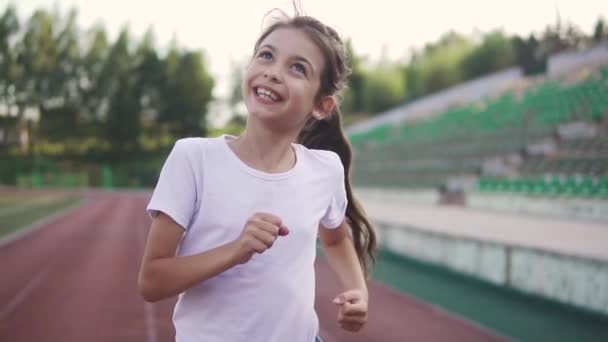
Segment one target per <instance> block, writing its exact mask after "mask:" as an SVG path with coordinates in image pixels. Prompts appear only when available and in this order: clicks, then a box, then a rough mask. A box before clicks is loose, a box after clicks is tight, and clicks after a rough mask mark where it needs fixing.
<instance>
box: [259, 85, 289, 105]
mask: <svg viewBox="0 0 608 342" xmlns="http://www.w3.org/2000/svg"><path fill="white" fill-rule="evenodd" d="M253 91H254V92H255V94H256V95H257V96H258V97H260V98H262V99H265V100H268V101H273V102H278V101H281V100H282V98H281V96H280V95H279V94H277V93H275V92H274V91H272V90H270V89H267V88H263V87H255V88H253Z"/></svg>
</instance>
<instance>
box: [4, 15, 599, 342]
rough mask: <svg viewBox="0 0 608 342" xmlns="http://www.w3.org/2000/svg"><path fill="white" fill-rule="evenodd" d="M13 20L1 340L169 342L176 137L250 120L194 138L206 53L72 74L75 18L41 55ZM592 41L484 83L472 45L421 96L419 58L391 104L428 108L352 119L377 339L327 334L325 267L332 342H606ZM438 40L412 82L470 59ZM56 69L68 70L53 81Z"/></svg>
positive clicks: (82, 65)
mask: <svg viewBox="0 0 608 342" xmlns="http://www.w3.org/2000/svg"><path fill="white" fill-rule="evenodd" d="M0 10H1V8H0ZM12 11H13V12H14V9H13V10H12ZM13 12H11V7H7V9H6V11H5V13H4V14H2V13H1V12H0V14H2V16H0V24H2V25H0V43H3V44H4V45H2V46H1V47H6V49H4V50H2V51H0V52H1V53H0V69H1V70H0V76H1V77H0V78H1V79H0V89H2V90H3V93H2V95H0V270H1V274H2V282H1V283H0V341H38V340H40V341H46V340H48V341H67V342H71V341H146V342H157V341H170V340H173V338H174V337H175V329H174V326H173V324H172V322H171V319H172V315H173V308H174V305H175V298H169V299H165V300H162V301H160V302H156V303H154V304H152V303H149V302H146V301H144V300H142V298H141V297H140V296H139V295H138V288H137V272H138V269H139V266H140V262H141V258H142V253H143V251H144V246H145V244H146V239H147V236H148V231H149V229H150V217H149V216H148V215H147V214H146V211H145V208H146V205H147V204H148V201H149V200H150V197H151V195H152V189H153V187H154V185H155V184H156V182H157V180H158V177H159V172H160V168H161V167H162V163H163V161H164V160H165V158H166V157H167V154H168V153H169V151H170V150H171V147H172V146H173V143H174V141H175V140H176V139H177V137H183V136H196V135H198V136H200V135H206V136H211V135H213V134H216V135H217V134H221V133H234V132H235V125H237V126H238V124H242V122H241V121H239V120H242V118H238V117H236V119H234V120H233V121H232V122H230V123H229V124H228V125H226V126H225V127H224V128H222V129H223V130H215V131H214V130H213V129H212V128H210V127H207V126H206V124H205V123H202V121H201V120H200V119H201V117H204V116H205V115H206V114H207V112H206V109H205V108H206V107H207V106H208V105H209V103H210V101H211V99H212V95H211V91H212V88H213V79H212V77H211V75H210V73H208V72H207V71H206V69H205V63H204V58H203V57H202V54H200V53H198V52H196V51H187V50H179V49H175V50H170V51H169V52H167V53H166V54H165V55H163V56H164V57H163V56H161V54H157V53H156V51H155V50H154V48H153V47H152V45H151V43H149V42H147V41H146V40H145V39H143V40H142V42H141V44H140V45H137V48H136V49H131V50H132V51H131V50H129V48H128V44H127V43H128V35H127V34H126V33H125V34H124V35H123V34H120V35H119V36H118V38H117V39H116V41H115V42H113V43H110V42H108V41H107V39H106V38H104V35H105V33H104V32H103V30H99V31H94V30H93V31H92V32H93V34H92V35H91V36H88V37H89V38H91V37H92V38H91V39H89V40H87V42H88V44H89V45H86V44H84V43H83V45H86V46H89V47H90V50H88V51H87V53H83V54H82V55H78V54H77V53H75V52H74V51H76V50H78V49H77V48H76V47H75V46H76V45H74V46H72V45H70V44H73V43H74V41H76V40H77V38H74V37H77V35H76V34H74V36H71V35H70V32H71V31H70V27H71V26H70V25H72V24H73V25H75V24H74V23H73V22H71V21H70V19H69V16H66V18H68V19H65V18H64V19H65V22H63V21H62V22H61V23H62V25H64V26H62V27H63V28H64V29H65V30H64V31H61V30H57V31H55V32H62V34H57V35H56V41H55V42H54V43H53V44H51V43H48V44H47V43H46V40H45V39H47V38H48V37H46V36H45V32H46V31H45V30H44V29H43V28H44V27H46V26H45V25H49V26H51V25H52V24H53V25H55V24H56V23H55V22H54V21H53V20H55V19H53V17H52V16H51V15H50V14H49V15H48V17H47V16H46V15H47V14H48V13H47V14H45V13H46V12H44V11H41V12H36V13H37V14H34V15H33V16H32V18H31V19H30V20H31V21H30V23H35V24H36V25H33V24H32V25H30V26H25V30H26V31H25V32H26V34H23V35H20V34H18V32H20V31H19V30H20V28H19V25H13V23H14V22H17V21H18V20H17V19H14V20H13V18H17V17H16V15H15V14H14V13H13ZM74 18H75V17H74ZM74 18H72V19H74ZM64 19H62V20H64ZM74 20H75V19H74ZM54 23H55V24H54ZM70 23H72V24H70ZM598 27H600V28H599V31H598V30H596V33H595V36H594V37H591V38H589V39H587V38H585V39H584V44H582V43H581V44H579V43H580V42H579V43H576V44H575V43H572V44H570V43H568V39H569V38H572V37H574V36H575V34H574V33H572V32H571V31H567V29H565V28H559V27H558V28H556V32H557V33H556V36H555V37H558V36H559V34H561V33H564V32H566V33H564V37H566V38H564V37H561V36H559V37H558V38H559V39H557V38H555V37H554V36H551V35H550V34H546V35H545V37H544V39H545V40H544V41H543V42H540V43H536V41H535V40H534V39H533V37H531V38H530V39H528V38H524V39H523V40H520V41H521V42H523V43H521V44H523V45H521V46H523V48H522V49H521V51H524V52H525V51H526V50H525V49H526V48H527V47H528V46H533V47H534V48H535V49H536V50H534V51H533V52H534V53H532V52H530V53H528V54H525V53H524V54H522V55H519V57H517V56H515V55H516V53H515V52H512V51H511V50H509V51H511V52H510V53H511V54H512V56H511V57H512V58H511V62H509V63H508V64H505V65H499V64H497V65H495V66H492V67H489V68H486V69H483V70H482V69H476V68H477V67H478V65H481V64H478V62H479V61H484V60H488V59H491V58H489V57H487V56H485V55H482V57H479V59H475V58H476V57H474V53H473V52H471V51H477V50H474V48H473V47H471V46H468V45H466V44H468V43H466V44H464V43H463V44H464V45H463V46H465V45H466V46H467V49H469V50H467V55H466V56H464V55H463V56H464V57H462V56H461V57H462V58H463V61H464V62H462V63H461V64H458V66H457V67H455V68H457V69H459V70H460V69H462V70H465V71H462V73H463V74H464V73H465V72H466V70H471V71H470V73H469V74H467V75H466V77H465V76H462V77H459V78H457V79H454V80H448V81H445V82H444V83H441V82H443V81H438V82H439V83H438V84H440V85H441V86H437V87H434V86H428V84H431V83H430V82H431V81H429V83H428V84H426V86H428V87H427V88H426V89H424V91H423V90H421V89H423V88H415V86H414V85H413V84H414V80H415V78H414V76H415V75H420V74H415V73H414V72H418V71H420V70H423V67H421V68H420V69H416V64H415V59H414V58H412V62H411V64H410V66H408V67H406V68H405V70H406V71H405V72H404V73H405V74H407V75H408V77H409V78H408V79H407V80H408V81H407V82H411V83H408V84H406V85H404V86H403V87H402V88H399V89H401V90H402V91H401V92H402V93H404V94H405V93H411V94H413V93H414V92H413V91H419V93H417V94H416V96H411V97H405V96H402V97H399V99H398V100H396V101H393V102H390V101H387V103H389V102H390V106H388V105H386V106H385V107H387V108H384V107H382V109H381V110H378V111H377V112H374V113H372V114H373V115H366V116H365V117H363V118H362V119H361V118H358V119H357V120H355V119H352V120H351V119H350V118H349V120H348V125H347V126H346V129H345V132H346V134H347V136H348V140H349V141H350V144H351V146H352V149H353V164H352V165H353V168H352V169H351V176H352V181H353V185H354V193H355V196H356V197H357V198H358V199H359V200H360V202H361V204H362V206H363V207H364V208H365V211H366V212H367V214H368V215H369V217H370V219H371V221H372V224H373V225H374V228H375V229H376V232H377V234H378V240H379V250H378V255H377V264H376V267H375V269H374V272H373V274H372V275H371V279H370V280H369V285H368V286H369V291H370V297H371V298H372V300H371V302H370V308H369V310H370V315H369V321H368V323H367V325H366V327H365V329H364V330H362V331H361V332H360V333H358V334H352V333H349V332H346V331H343V330H341V329H340V328H339V326H338V325H337V324H335V313H336V312H335V307H334V305H333V304H332V303H331V300H332V298H333V296H335V294H336V293H338V292H339V291H340V287H339V280H338V278H337V276H336V274H334V273H333V272H332V271H331V268H330V267H329V265H328V263H327V262H326V260H325V256H324V255H323V252H322V250H321V248H320V247H319V248H317V259H316V263H315V270H316V298H315V310H316V312H317V314H318V316H319V321H320V322H321V323H320V335H321V337H322V338H323V340H324V341H326V342H341V341H347V342H403V341H519V340H521V341H607V340H608V30H607V29H606V28H604V27H603V26H599V24H598ZM3 30H4V31H3ZM28 30H29V31H28ZM560 30H561V31H560ZM547 32H549V31H547ZM560 32H561V33H560ZM598 32H599V33H598ZM446 37H447V38H446ZM547 37H549V38H547ZM552 37H553V38H555V40H551V39H552ZM560 37H561V38H560ZM21 38H23V42H24V43H23V44H21V45H10V44H16V43H15V42H17V41H20V40H19V39H21ZM444 38H445V39H444V40H445V41H447V43H446V42H445V41H444V42H443V43H438V44H437V45H436V46H434V47H433V46H431V47H427V49H426V50H424V51H427V52H428V51H431V52H428V54H426V55H425V53H426V52H424V53H423V52H420V55H419V56H418V58H420V60H422V62H418V63H421V64H419V65H423V66H424V63H425V62H424V61H425V60H426V61H428V60H430V59H432V58H434V57H433V52H432V50H433V49H439V48H441V46H442V45H441V44H444V43H445V46H448V47H449V45H450V44H453V43H454V42H456V43H458V44H460V43H461V42H460V43H459V39H461V38H459V37H457V36H456V35H451V36H450V35H446V36H444ZM49 39H50V38H49ZM53 39H55V38H53ZM488 41H489V42H492V41H491V40H490V39H489V38H488ZM516 41H517V39H515V38H513V39H512V40H509V44H511V42H516ZM484 42H485V41H484ZM531 42H534V43H531ZM547 42H549V43H551V44H554V45H551V44H549V43H547ZM555 42H557V43H555ZM131 43H132V44H134V43H133V42H131ZM456 43H454V44H456ZM28 44H30V45H31V46H33V47H34V48H32V49H31V50H28V48H29V47H30V45H28ZM483 44H484V43H480V45H475V46H476V47H475V48H478V47H479V46H484V45H483ZM513 44H514V45H513V46H517V45H516V43H513ZM526 44H529V45H526ZM535 44H536V45H535ZM543 44H544V45H543ZM555 44H557V45H555ZM559 44H563V45H559ZM62 47H63V50H62ZM69 47H71V48H69ZM47 48H48V50H44V49H47ZM19 49H21V50H19ZM37 49H39V50H40V51H42V52H39V53H38V54H37V53H33V52H32V51H37ZM479 49H480V50H479V51H481V48H479ZM543 49H545V50H543ZM13 50H14V51H20V52H21V54H15V55H13V54H11V51H13ZM129 51H131V52H129ZM446 51H447V50H446ZM517 51H520V50H517ZM102 52H103V53H102ZM28 53H30V54H28ZM49 54H52V56H53V58H54V59H53V63H56V64H53V65H54V66H59V67H57V68H54V67H48V68H47V66H46V64H45V63H44V62H43V61H46V59H44V58H43V56H44V55H47V56H48V55H49ZM73 54H75V55H73ZM76 55H78V56H76ZM467 56H468V57H467ZM471 56H473V57H471ZM522 56H523V57H522ZM530 56H532V57H530ZM534 56H536V57H534ZM539 56H540V57H539ZM516 57H517V58H519V59H517V58H516ZM527 57H530V58H532V60H526V58H527ZM459 58H460V57H459ZM467 58H470V60H471V61H473V62H471V63H472V64H471V63H469V64H467V62H466V61H467ZM535 58H536V59H535ZM41 61H42V62H41ZM73 61H77V62H73ZM63 62H65V63H64V64H62V63H63ZM72 62H73V63H74V64H73V65H72V64H70V63H72ZM11 63H12V64H11ZM49 63H50V62H49ZM51 64H52V63H51ZM28 68H29V69H28ZM467 68H469V69H467ZM479 68H482V67H479ZM56 70H61V72H58V71H56ZM391 70H392V69H391ZM479 70H481V71H479ZM356 71H357V70H355V68H354V67H353V76H354V77H353V79H354V80H357V77H363V76H365V74H363V73H361V74H357V73H356ZM380 71H382V70H380ZM380 71H378V74H380V73H381V72H380ZM382 72H384V71H382ZM392 72H393V71H390V72H389V73H392ZM409 72H412V73H411V74H410V73H409ZM28 73H30V74H28ZM370 74H371V73H370ZM429 74H431V72H429ZM439 74H442V75H443V74H447V72H446V73H443V72H442V71H441V72H439ZM23 75H26V76H27V77H25V76H23ZM65 75H67V76H65ZM74 75H77V76H74ZM142 75H143V76H142ZM159 75H162V76H159ZM357 75H359V76H357ZM412 75H413V76H412ZM28 77H29V78H28ZM365 77H368V76H365ZM369 77H370V79H371V77H372V76H369ZM22 79H23V80H26V81H24V82H22V81H21V80H22ZM361 79H364V78H361ZM429 79H431V77H430V76H429ZM75 80H78V81H75ZM360 82H363V81H360ZM370 84H371V83H370ZM351 87H352V88H353V89H354V90H353V91H357V89H368V90H367V91H368V92H370V90H369V88H365V87H362V88H357V83H356V82H355V84H353V85H352V86H351ZM370 87H371V86H370ZM408 87H413V88H408ZM412 89H414V90H412ZM416 89H418V90H416ZM190 90H191V92H190ZM20 94H21V95H23V94H26V95H27V96H26V95H23V96H21V95H20ZM162 94H167V95H166V96H165V95H162ZM348 96H349V95H348V94H347V95H346V97H345V101H344V102H345V106H351V107H348V108H355V107H352V106H356V105H354V104H353V103H354V102H352V101H353V97H350V98H349V97H348ZM134 98H137V101H133V99H134ZM349 101H350V102H349ZM362 101H363V100H362ZM370 103H371V102H370ZM359 105H361V106H363V104H361V103H360V104H359ZM167 108H178V109H179V111H181V113H182V114H175V113H174V112H171V111H170V110H169V109H167ZM370 108H372V107H370ZM374 108H376V107H374ZM377 108H381V107H377ZM34 112H35V113H37V114H32V113H34ZM134 112H137V116H135V115H130V114H125V113H134ZM183 113H185V114H183ZM33 117H35V118H36V119H32V118H33ZM197 120H198V121H197ZM197 125H198V126H197ZM193 127H194V128H193ZM236 129H242V126H238V127H237V128H236ZM132 132H138V134H137V135H135V136H132V134H131V133H132Z"/></svg>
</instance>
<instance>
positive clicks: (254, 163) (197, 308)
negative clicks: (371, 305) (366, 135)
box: [139, 15, 376, 342]
mask: <svg viewBox="0 0 608 342" xmlns="http://www.w3.org/2000/svg"><path fill="white" fill-rule="evenodd" d="M349 73H350V70H349V68H348V66H347V61H346V54H345V48H344V45H343V43H342V41H341V39H340V37H339V36H338V34H337V33H336V31H335V30H333V29H332V28H330V27H328V26H326V25H324V24H323V23H321V22H319V21H318V20H316V19H314V18H311V17H308V16H300V15H296V16H295V17H294V18H291V19H289V20H285V21H281V22H277V23H275V24H273V25H272V26H270V27H269V28H268V29H266V30H265V31H264V33H263V34H262V35H261V36H260V38H259V39H258V41H257V42H256V44H255V49H254V56H253V58H252V60H251V62H250V64H249V66H248V68H247V71H246V73H245V77H244V80H243V84H242V91H243V97H244V101H245V104H246V107H247V110H248V113H249V116H248V119H247V125H246V128H245V130H244V132H243V133H242V134H241V135H240V136H238V137H234V136H228V135H223V136H220V137H218V138H185V139H180V140H178V141H177V142H176V143H175V145H174V147H173V150H172V151H171V153H170V154H169V156H168V158H167V160H166V161H165V164H164V166H163V168H162V171H161V174H160V177H159V180H158V183H157V185H156V188H155V189H154V193H153V195H152V198H151V200H150V202H149V204H148V207H147V210H148V212H149V213H150V215H151V216H152V218H153V220H152V224H151V228H150V232H149V236H148V241H147V244H146V248H145V254H144V257H143V261H142V265H141V270H140V274H139V288H140V292H141V294H142V296H143V298H144V299H145V300H147V301H158V300H161V299H164V298H168V297H171V296H174V295H177V294H179V298H178V301H177V304H176V307H175V310H174V314H173V322H174V325H175V329H176V340H177V341H178V342H186V341H188V342H189V341H192V342H200V341H208V342H240V341H243V342H245V341H254V342H266V341H271V342H272V341H278V342H282V341H296V342H300V341H301V342H313V341H320V337H319V335H318V334H319V322H318V318H317V315H316V313H315V310H314V299H315V276H314V261H315V252H316V239H317V235H318V236H319V237H320V242H321V245H322V247H323V251H324V254H325V256H326V259H327V261H328V263H329V265H330V266H331V267H332V268H333V270H334V271H335V272H336V273H337V275H338V278H339V279H340V281H341V284H342V287H343V289H344V291H343V292H342V293H338V294H336V297H335V299H334V303H335V304H336V306H337V320H338V323H339V324H340V326H341V327H342V328H343V329H345V330H348V331H352V332H356V331H359V330H360V329H361V328H362V326H363V325H364V324H365V322H366V320H367V309H368V301H369V298H368V292H367V287H366V282H365V278H366V277H365V275H366V270H367V269H368V268H369V267H370V266H371V265H372V264H373V261H374V255H373V253H374V249H375V244H376V239H375V235H374V232H373V230H372V227H371V225H370V223H369V221H368V219H367V218H366V217H365V214H364V212H363V210H362V209H361V208H360V206H359V205H358V204H357V202H356V201H355V199H354V197H353V195H352V190H351V186H350V180H349V168H350V163H351V151H350V146H349V144H348V142H347V140H346V138H345V136H344V133H343V132H342V129H341V124H340V113H339V109H338V105H339V103H338V96H339V92H340V91H341V90H342V88H343V87H344V85H345V82H346V79H347V77H348V76H349Z"/></svg>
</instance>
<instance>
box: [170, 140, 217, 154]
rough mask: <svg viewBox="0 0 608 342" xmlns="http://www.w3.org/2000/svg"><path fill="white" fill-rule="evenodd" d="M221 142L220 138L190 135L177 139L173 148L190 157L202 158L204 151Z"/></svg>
mask: <svg viewBox="0 0 608 342" xmlns="http://www.w3.org/2000/svg"><path fill="white" fill-rule="evenodd" d="M218 144H219V138H206V137H189V138H181V139H178V140H176V141H175V144H174V146H173V150H174V151H176V153H178V154H181V155H184V156H186V157H188V158H190V159H200V158H202V157H203V155H204V152H205V151H206V150H208V149H209V148H213V146H217V145H218Z"/></svg>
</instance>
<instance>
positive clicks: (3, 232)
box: [0, 192, 81, 238]
mask: <svg viewBox="0 0 608 342" xmlns="http://www.w3.org/2000/svg"><path fill="white" fill-rule="evenodd" d="M80 201H81V198H79V197H76V196H72V195H59V194H45V195H39V194H28V193H19V192H16V193H10V194H7V193H0V222H1V223H0V238H2V237H5V236H8V235H9V234H11V233H14V232H16V231H17V230H19V229H20V228H23V227H26V226H28V225H30V224H32V223H34V222H36V221H38V220H40V219H42V218H44V217H46V216H49V215H51V214H53V213H56V212H58V211H61V210H63V209H65V208H68V207H70V206H73V205H76V204H78V203H80Z"/></svg>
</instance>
